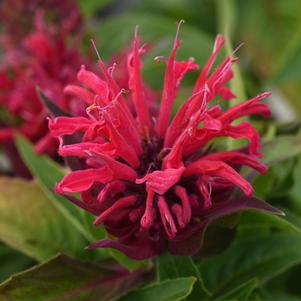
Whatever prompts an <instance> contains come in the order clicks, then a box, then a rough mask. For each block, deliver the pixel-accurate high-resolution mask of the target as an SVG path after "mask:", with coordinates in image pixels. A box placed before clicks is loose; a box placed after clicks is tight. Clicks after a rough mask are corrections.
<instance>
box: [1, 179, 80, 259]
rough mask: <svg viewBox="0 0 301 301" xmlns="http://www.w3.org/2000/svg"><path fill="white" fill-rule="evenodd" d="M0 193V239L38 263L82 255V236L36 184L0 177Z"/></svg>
mask: <svg viewBox="0 0 301 301" xmlns="http://www.w3.org/2000/svg"><path fill="white" fill-rule="evenodd" d="M0 191H1V194H0V240H2V241H4V242H6V243H7V244H8V245H10V246H11V247H13V248H15V249H17V250H19V251H20V252H23V253H24V254H26V255H28V256H30V257H32V258H35V259H36V260H38V261H41V260H44V259H47V258H49V257H52V256H54V255H55V254H57V253H58V252H65V253H67V254H80V253H82V252H85V251H84V247H85V245H86V243H85V240H84V239H83V237H82V236H81V235H80V234H79V232H78V231H75V230H74V227H73V226H72V224H70V223H69V221H68V220H66V219H65V217H64V216H63V215H62V214H61V213H60V212H59V211H58V210H57V208H56V207H55V206H54V205H53V202H51V201H50V200H49V199H48V198H47V197H46V195H45V193H44V192H43V191H42V190H41V188H40V187H39V186H38V185H37V183H36V182H29V181H26V180H23V179H18V178H4V177H1V178H0Z"/></svg>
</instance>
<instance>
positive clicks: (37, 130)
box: [0, 11, 89, 154]
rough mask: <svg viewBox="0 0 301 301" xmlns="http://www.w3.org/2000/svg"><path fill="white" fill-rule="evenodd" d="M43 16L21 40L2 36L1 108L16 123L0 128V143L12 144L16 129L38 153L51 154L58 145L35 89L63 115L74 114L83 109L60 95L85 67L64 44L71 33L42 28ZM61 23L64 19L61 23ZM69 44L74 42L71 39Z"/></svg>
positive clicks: (73, 49)
mask: <svg viewBox="0 0 301 301" xmlns="http://www.w3.org/2000/svg"><path fill="white" fill-rule="evenodd" d="M44 17H45V16H44V13H43V12H42V11H38V12H37V13H36V16H35V29H34V31H33V32H31V33H28V34H26V35H25V36H24V37H23V38H22V39H20V41H17V42H16V41H14V40H13V39H12V35H11V34H10V33H9V32H7V33H6V35H4V36H2V39H1V46H3V47H4V49H5V51H4V53H3V55H2V58H1V59H2V64H1V68H0V87H1V92H0V105H1V106H2V107H3V108H4V109H5V110H6V111H7V112H8V113H9V114H10V115H11V116H12V117H13V118H15V119H16V120H17V122H16V123H15V124H14V126H11V125H9V124H6V123H5V121H4V123H3V124H1V129H0V141H1V142H7V141H9V140H12V139H13V136H14V132H13V129H17V130H19V131H20V132H21V133H23V134H24V135H25V136H26V137H28V138H29V139H30V140H31V141H33V142H34V143H35V144H36V149H37V151H38V152H48V153H50V154H53V153H55V151H56V148H57V141H56V139H54V138H53V137H52V136H51V135H49V132H48V127H47V120H46V116H47V115H49V113H48V111H47V109H46V107H45V105H44V104H43V103H42V102H41V101H40V98H39V96H38V93H37V91H36V88H37V86H39V87H40V88H41V89H42V90H43V92H44V93H45V95H46V96H47V97H48V98H50V99H51V100H52V101H53V102H54V103H55V104H56V105H57V106H59V107H60V108H61V109H63V110H68V111H69V112H73V113H74V114H79V113H80V111H84V107H83V106H81V105H80V103H79V102H78V101H76V105H74V101H72V99H71V98H70V96H68V95H65V94H64V87H65V85H66V84H67V83H70V82H75V81H76V75H77V68H78V67H77V66H79V65H81V64H89V60H88V59H87V58H86V57H83V56H82V55H81V54H80V53H79V51H78V50H77V47H75V46H76V45H72V46H71V45H69V44H68V42H67V40H68V38H70V35H69V34H70V28H68V27H67V26H66V27H63V29H61V30H60V31H59V30H58V28H57V27H55V26H54V25H53V24H52V25H51V24H48V23H45V21H44ZM65 21H66V22H67V21H68V20H65ZM67 23H68V22H67ZM72 41H73V43H74V44H76V43H77V42H76V41H75V39H72Z"/></svg>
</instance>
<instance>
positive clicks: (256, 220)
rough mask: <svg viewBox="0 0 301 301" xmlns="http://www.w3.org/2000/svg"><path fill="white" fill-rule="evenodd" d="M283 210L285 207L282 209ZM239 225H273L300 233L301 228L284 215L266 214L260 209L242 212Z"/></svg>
mask: <svg viewBox="0 0 301 301" xmlns="http://www.w3.org/2000/svg"><path fill="white" fill-rule="evenodd" d="M283 210H284V211H285V209H283ZM239 226H240V227H251V228H252V227H275V228H278V229H281V230H287V231H293V232H295V233H298V234H301V228H299V227H298V226H297V225H294V224H293V223H292V222H290V221H289V220H287V219H285V218H284V217H282V216H281V217H280V216H277V215H272V214H267V213H266V212H262V211H245V212H243V213H242V215H241V218H240V222H239Z"/></svg>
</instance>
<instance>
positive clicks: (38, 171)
mask: <svg viewBox="0 0 301 301" xmlns="http://www.w3.org/2000/svg"><path fill="white" fill-rule="evenodd" d="M16 144H17V147H18V150H19V152H20V154H21V157H22V159H23V161H24V162H25V163H26V165H27V167H28V168H29V170H30V171H31V173H32V174H33V175H34V176H35V177H36V178H37V180H38V181H39V183H40V184H41V187H42V189H43V190H44V192H45V194H46V195H47V196H48V197H49V198H50V199H51V200H52V201H53V202H52V203H53V204H54V205H55V206H56V207H57V208H58V209H59V210H60V212H61V213H62V214H63V215H64V216H65V217H66V219H67V220H68V221H69V222H70V223H71V224H72V225H73V226H74V228H75V229H74V231H79V232H80V233H81V234H82V235H83V236H84V237H85V238H86V239H87V240H88V241H93V240H94V236H93V235H92V233H91V231H90V230H89V229H88V228H87V227H85V225H86V217H85V215H86V214H87V213H86V212H84V211H83V210H82V209H80V208H78V207H77V206H75V205H74V204H72V203H70V202H69V201H68V200H66V199H65V198H64V197H63V196H60V195H58V194H56V193H54V192H53V189H54V187H55V185H56V183H57V182H59V181H60V180H61V179H62V178H63V177H64V175H65V170H64V169H62V167H61V166H59V165H58V164H56V163H55V162H54V161H52V160H51V159H50V158H49V157H47V156H45V155H41V156H38V155H37V154H36V153H35V151H34V149H33V146H32V145H31V144H30V142H28V141H27V140H26V139H25V138H23V137H21V136H18V137H17V140H16ZM99 232H100V234H99V237H98V238H100V237H104V230H103V229H102V228H99Z"/></svg>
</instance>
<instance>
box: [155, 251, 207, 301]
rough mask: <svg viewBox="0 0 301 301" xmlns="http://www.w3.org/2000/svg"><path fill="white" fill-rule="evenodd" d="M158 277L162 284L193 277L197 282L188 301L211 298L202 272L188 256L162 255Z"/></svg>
mask: <svg viewBox="0 0 301 301" xmlns="http://www.w3.org/2000/svg"><path fill="white" fill-rule="evenodd" d="M157 263H158V264H157V276H158V280H159V281H160V282H162V281H164V280H167V279H176V278H178V277H188V276H193V277H195V278H196V279H197V280H196V282H195V284H194V286H193V290H192V293H191V294H190V295H189V296H188V297H187V298H186V300H191V301H193V300H198V298H199V299H200V298H203V297H205V296H210V292H209V291H208V290H207V289H206V287H205V285H204V282H203V279H202V278H201V275H200V271H199V270H198V269H197V267H196V266H195V264H194V262H193V261H192V259H191V257H188V256H182V257H178V256H171V255H170V254H168V253H164V254H163V255H160V256H159V257H158V259H157Z"/></svg>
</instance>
